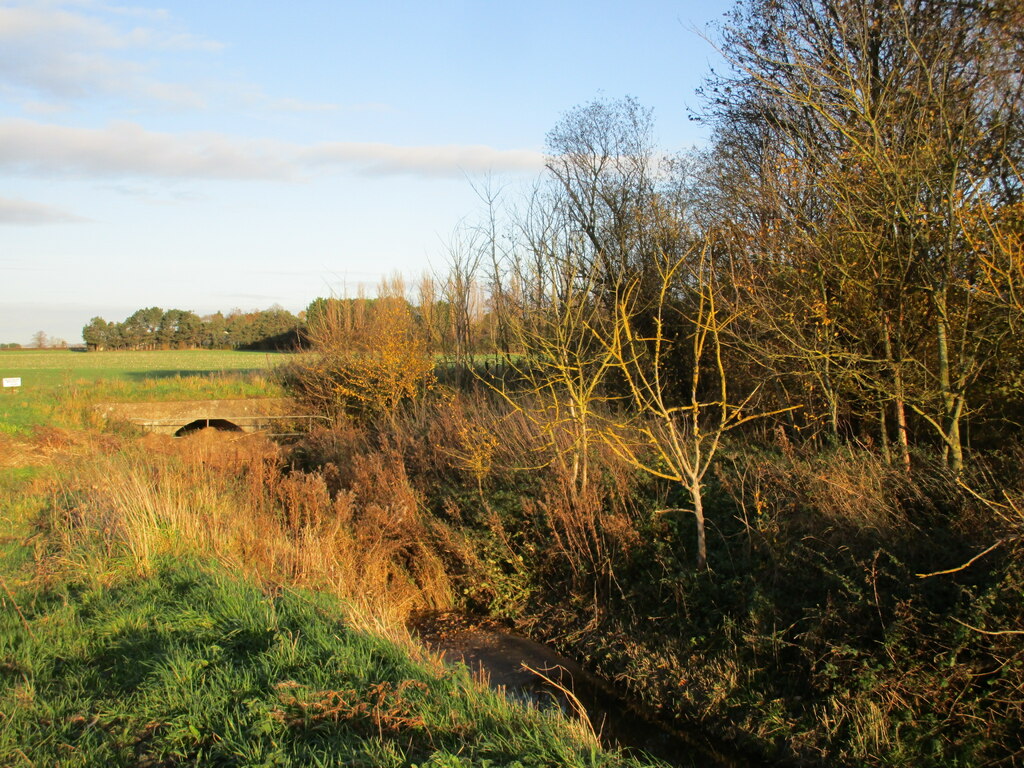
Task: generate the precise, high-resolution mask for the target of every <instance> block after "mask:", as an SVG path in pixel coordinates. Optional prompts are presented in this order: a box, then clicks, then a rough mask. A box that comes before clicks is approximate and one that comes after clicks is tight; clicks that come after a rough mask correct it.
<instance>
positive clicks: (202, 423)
mask: <svg viewBox="0 0 1024 768" xmlns="http://www.w3.org/2000/svg"><path fill="white" fill-rule="evenodd" d="M200 429H216V430H218V431H220V432H242V431H243V430H242V428H241V427H240V426H238V425H237V424H235V423H234V422H233V421H228V420H227V419H196V420H195V421H190V422H189V423H188V424H186V425H185V426H183V427H182V428H181V429H179V430H178V431H177V432H175V433H174V436H175V437H183V436H184V435H189V434H191V433H193V432H198V431H199V430H200Z"/></svg>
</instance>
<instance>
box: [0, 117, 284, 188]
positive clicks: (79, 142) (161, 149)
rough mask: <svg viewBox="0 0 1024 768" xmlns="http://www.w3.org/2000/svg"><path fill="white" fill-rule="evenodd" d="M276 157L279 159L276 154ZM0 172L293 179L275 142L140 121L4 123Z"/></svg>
mask: <svg viewBox="0 0 1024 768" xmlns="http://www.w3.org/2000/svg"><path fill="white" fill-rule="evenodd" d="M275 155H276V156H275ZM0 168H4V169H6V170H7V171H9V172H14V173H21V174H25V175H30V176H53V175H64V176H84V177H98V178H108V177H132V176H142V177H158V178H175V179H179V178H204V179H289V178H292V177H294V176H295V169H294V168H293V167H292V166H291V164H289V163H288V162H287V161H286V160H284V159H283V158H281V157H280V146H279V145H278V144H276V143H266V144H264V145H262V146H261V143H260V142H255V141H241V140H239V139H235V138H232V137H229V136H224V135H221V134H215V133H189V134H170V133H159V132H155V131H147V130H145V129H144V128H142V127H141V126H139V125H137V124H135V123H126V122H119V123H112V124H110V125H109V126H107V127H106V128H100V129H94V128H71V127H67V126H59V125H49V124H45V123H37V122H34V121H31V120H4V121H0Z"/></svg>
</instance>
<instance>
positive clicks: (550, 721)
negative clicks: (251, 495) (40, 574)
mask: <svg viewBox="0 0 1024 768" xmlns="http://www.w3.org/2000/svg"><path fill="white" fill-rule="evenodd" d="M17 600H18V605H19V607H20V612H19V611H15V610H9V609H10V608H11V607H12V606H11V605H10V599H9V598H8V599H7V600H6V602H8V606H7V607H8V610H5V611H4V612H3V613H2V614H0V764H4V765H16V764H19V763H24V764H26V765H29V764H33V765H61V766H97V765H107V766H143V765H146V766H156V765H183V764H188V765H219V766H235V765H238V766H242V765H244V766H328V765H338V766H340V765H346V766H368V767H369V766H412V765H419V766H428V765H429V766H453V767H454V766H481V767H482V766H495V767H497V766H505V765H507V766H542V765H544V766H550V765H564V766H612V765H640V763H638V762H635V761H633V760H630V759H626V758H622V757H620V756H617V755H614V754H608V753H603V752H602V751H601V750H600V749H598V748H597V746H596V744H594V743H593V742H591V743H586V742H585V741H584V740H582V739H581V737H580V733H579V732H578V731H576V730H574V729H573V727H572V725H571V724H570V723H569V722H568V721H566V720H564V719H562V718H561V717H560V716H556V715H555V714H553V713H545V712H540V711H537V710H535V709H529V708H525V707H523V706H520V705H517V704H514V703H510V702H509V701H508V700H506V699H504V698H503V697H501V696H499V695H497V694H495V693H493V692H490V691H488V690H487V689H485V688H482V687H481V686H480V685H479V684H477V683H475V682H474V681H473V680H472V679H471V678H470V677H469V675H468V674H467V672H466V671H465V669H464V668H463V669H451V668H444V667H442V666H440V665H438V664H436V663H430V662H429V660H427V661H413V660H412V659H410V657H409V656H408V654H407V653H406V651H405V650H403V649H401V648H399V647H398V646H396V645H394V644H392V643H389V642H388V641H385V640H382V639H379V638H375V637H373V636H371V635H368V634H366V633H363V632H359V631H356V630H354V629H352V628H351V626H350V625H349V624H348V623H347V621H346V617H345V615H344V613H343V612H342V610H341V609H340V607H339V606H338V604H337V603H336V602H335V601H333V600H332V599H330V598H328V597H325V596H323V595H315V594H312V593H308V592H303V591H296V590H291V589H285V590H282V591H280V592H279V593H278V594H276V595H268V594H266V593H264V592H262V591H260V590H259V589H257V588H256V587H254V586H253V585H252V584H251V583H247V582H245V581H242V580H239V579H237V578H234V577H230V576H228V575H227V574H226V573H225V572H224V571H222V570H220V569H219V567H217V566H214V565H210V564H201V563H199V562H196V561H191V562H190V561H177V562H172V561H163V562H161V563H158V564H156V567H155V568H154V569H153V570H152V572H151V573H150V574H149V575H146V576H142V577H133V578H124V577H122V578H121V579H119V580H117V581H116V583H114V584H112V585H109V586H102V585H97V584H95V583H93V581H92V580H74V579H72V580H69V581H63V582H60V583H58V584H56V585H55V586H53V587H51V588H50V589H48V590H45V591H41V592H32V591H30V592H23V593H21V594H20V595H18V596H17Z"/></svg>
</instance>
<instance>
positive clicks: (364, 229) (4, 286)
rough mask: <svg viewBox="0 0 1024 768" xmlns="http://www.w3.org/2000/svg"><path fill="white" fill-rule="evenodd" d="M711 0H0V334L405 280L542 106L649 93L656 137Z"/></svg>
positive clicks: (514, 167) (680, 140)
mask: <svg viewBox="0 0 1024 768" xmlns="http://www.w3.org/2000/svg"><path fill="white" fill-rule="evenodd" d="M730 6H731V2H725V1H724V0H722V1H721V2H718V1H713V0H702V1H701V2H689V3H688V2H674V3H671V2H654V1H653V0H652V1H649V2H648V1H645V0H635V1H634V2H630V3H622V2H618V3H607V2H593V1H591V2H557V1H556V0H549V1H548V2H532V1H528V2H491V1H488V0H476V1H475V2H469V1H468V0H467V1H465V2H423V1H422V0H421V1H420V2H342V1H341V0H336V1H335V2H327V1H326V0H319V1H316V2H314V1H313V0H295V1H293V2H289V3H285V2H246V3H224V2H210V0H202V1H199V0H197V1H195V2H192V1H189V2H170V3H165V4H163V5H135V4H132V5H118V4H114V3H106V2H101V0H95V1H93V0H38V1H37V2H17V1H16V0H14V1H11V0H7V1H5V0H0V342H6V341H16V342H20V343H27V342H28V341H29V340H30V338H31V336H32V334H33V333H34V332H35V331H38V330H42V331H44V332H46V333H47V334H48V335H50V336H54V337H62V338H65V339H67V340H68V341H69V342H77V341H79V340H80V331H81V327H82V326H83V325H84V324H85V323H86V322H87V321H88V320H89V319H90V318H91V317H93V316H95V315H100V316H102V317H105V318H106V319H108V320H121V319H123V318H124V316H125V315H127V314H128V313H130V312H131V311H133V310H135V309H137V308H139V307H143V306H153V305H156V306H161V307H164V308H167V307H177V308H181V309H191V310H194V311H196V312H198V313H200V314H205V313H209V312H213V311H216V310H218V309H219V310H224V311H227V310H230V309H232V308H235V307H239V308H242V309H244V310H249V309H255V308H266V307H268V306H270V305H272V304H275V303H276V304H280V305H282V306H284V307H285V308H287V309H289V310H292V311H296V312H297V311H299V310H300V309H302V308H304V307H305V306H306V305H307V304H308V303H309V302H310V301H311V300H312V299H313V298H315V297H316V296H321V295H329V294H331V293H334V294H341V293H344V292H346V291H348V292H352V291H353V290H354V289H355V287H356V286H358V285H359V284H367V285H373V284H375V283H376V282H377V280H378V279H379V278H380V277H381V276H382V275H385V274H390V273H393V272H395V271H401V272H403V273H405V274H407V275H409V276H416V275H419V274H420V273H421V272H423V271H424V270H426V269H429V268H430V267H431V266H433V267H434V268H435V269H441V268H442V266H443V263H444V248H443V243H444V240H445V239H446V238H447V237H449V235H450V234H451V233H452V231H453V230H454V229H455V227H456V226H457V225H458V223H459V221H460V220H461V219H464V218H466V217H472V216H473V214H474V213H475V212H476V211H477V209H478V208H479V202H478V200H477V197H476V195H475V193H474V191H473V188H472V187H473V183H474V182H477V183H479V182H480V181H481V180H482V179H484V178H485V177H487V176H491V177H492V178H495V179H498V180H500V181H501V182H502V183H507V184H509V185H513V186H514V185H515V184H517V183H520V182H522V183H527V182H528V181H529V180H530V179H531V178H533V177H535V176H536V175H538V174H539V173H540V169H541V166H542V164H543V151H544V136H545V134H546V133H547V131H548V130H549V129H550V128H551V127H552V126H553V125H554V124H555V123H556V122H557V120H558V119H559V116H560V115H561V114H562V113H564V112H565V111H567V110H569V109H571V108H572V107H573V106H575V105H578V104H582V103H585V102H587V101H590V100H592V99H594V98H595V97H598V96H602V95H603V96H607V97H611V98H617V97H620V96H624V95H631V96H634V97H636V98H637V99H638V100H639V101H640V103H641V104H642V105H644V106H647V107H651V108H653V110H654V114H655V119H656V124H657V139H658V143H659V144H660V146H662V147H663V148H665V149H667V150H678V149H683V148H686V147H689V146H691V145H693V144H699V143H700V142H701V141H702V139H703V136H704V129H703V128H702V127H701V126H699V125H696V124H694V123H692V122H691V121H690V120H689V118H688V112H687V107H688V106H689V107H694V106H697V105H698V103H699V102H698V100H697V97H696V96H695V94H694V89H695V88H696V87H697V86H698V85H699V84H700V81H701V78H702V77H703V76H704V75H705V73H706V72H707V71H708V69H709V67H710V66H712V65H713V64H715V62H716V54H715V52H714V50H713V49H712V47H711V46H710V45H709V44H708V43H706V42H705V41H704V40H703V39H701V37H700V35H698V34H697V33H696V32H695V31H694V30H695V29H704V28H705V27H706V25H707V24H708V23H709V22H712V21H716V20H719V19H721V17H722V15H723V14H724V13H725V12H726V11H727V10H728V9H729V7H730Z"/></svg>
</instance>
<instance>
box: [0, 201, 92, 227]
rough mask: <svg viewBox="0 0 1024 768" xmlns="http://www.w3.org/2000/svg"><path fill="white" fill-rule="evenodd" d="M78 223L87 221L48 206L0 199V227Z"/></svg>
mask: <svg viewBox="0 0 1024 768" xmlns="http://www.w3.org/2000/svg"><path fill="white" fill-rule="evenodd" d="M79 221H87V219H83V218H82V217H80V216H75V215H74V214H73V213H68V212H67V211H62V210H60V209H59V208H53V207H51V206H49V205H43V204H41V203H33V202H29V201H28V200H15V199H12V198H9V197H0V225H2V224H22V225H24V224H60V223H67V222H79Z"/></svg>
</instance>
